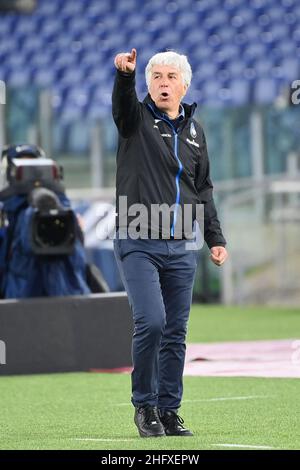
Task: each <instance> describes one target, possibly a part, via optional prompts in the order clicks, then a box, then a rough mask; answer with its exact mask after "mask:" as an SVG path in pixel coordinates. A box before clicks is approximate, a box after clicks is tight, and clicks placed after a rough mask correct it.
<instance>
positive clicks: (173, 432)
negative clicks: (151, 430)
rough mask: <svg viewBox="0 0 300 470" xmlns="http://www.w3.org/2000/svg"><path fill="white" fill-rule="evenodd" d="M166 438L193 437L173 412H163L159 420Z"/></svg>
mask: <svg viewBox="0 0 300 470" xmlns="http://www.w3.org/2000/svg"><path fill="white" fill-rule="evenodd" d="M160 420H161V422H162V424H163V426H164V428H165V433H166V436H193V433H192V431H190V430H189V429H186V428H185V427H184V426H183V423H184V421H183V419H182V418H181V417H180V416H178V414H177V413H176V412H175V411H172V410H168V411H165V412H164V414H163V416H161V418H160Z"/></svg>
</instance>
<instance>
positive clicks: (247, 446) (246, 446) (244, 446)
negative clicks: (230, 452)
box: [211, 444, 275, 449]
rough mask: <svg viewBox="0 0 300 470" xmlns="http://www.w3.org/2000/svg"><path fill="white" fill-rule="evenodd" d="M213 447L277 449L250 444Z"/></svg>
mask: <svg viewBox="0 0 300 470" xmlns="http://www.w3.org/2000/svg"><path fill="white" fill-rule="evenodd" d="M211 446H218V447H237V448H244V449H246V448H247V449H275V447H270V446H253V445H248V444H211Z"/></svg>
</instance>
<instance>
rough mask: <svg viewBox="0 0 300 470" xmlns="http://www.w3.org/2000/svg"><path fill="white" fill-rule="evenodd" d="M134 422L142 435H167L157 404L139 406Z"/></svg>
mask: <svg viewBox="0 0 300 470" xmlns="http://www.w3.org/2000/svg"><path fill="white" fill-rule="evenodd" d="M134 422H135V424H136V426H137V428H138V431H139V433H140V436H141V437H160V436H165V431H164V427H163V425H162V424H161V422H160V419H159V416H158V410H157V407H156V406H150V405H145V406H138V407H136V409H135V413H134Z"/></svg>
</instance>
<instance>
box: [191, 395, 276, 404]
mask: <svg viewBox="0 0 300 470" xmlns="http://www.w3.org/2000/svg"><path fill="white" fill-rule="evenodd" d="M257 398H263V399H266V398H271V396H270V395H268V396H267V395H249V396H246V397H245V396H244V397H219V398H200V399H199V400H183V402H182V403H194V402H199V401H229V400H255V399H257Z"/></svg>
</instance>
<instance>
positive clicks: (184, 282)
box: [114, 237, 197, 412]
mask: <svg viewBox="0 0 300 470" xmlns="http://www.w3.org/2000/svg"><path fill="white" fill-rule="evenodd" d="M186 243H187V242H186V240H174V239H172V240H151V239H147V240H143V239H137V240H133V239H130V238H128V239H119V238H118V237H117V238H116V239H115V240H114V251H115V257H116V260H117V264H118V267H119V270H120V275H121V278H122V280H123V283H124V287H125V289H126V291H127V294H128V300H129V304H130V307H131V310H132V313H133V321H134V334H133V340H132V360H133V372H132V403H133V405H134V406H141V405H145V404H149V405H151V406H157V407H158V408H159V409H160V410H162V412H163V411H164V410H167V409H173V410H175V409H178V408H179V407H180V402H181V399H182V392H183V386H182V375H183V367H184V359H185V350H186V347H185V337H186V332H187V321H188V317H189V312H190V306H191V300H192V289H193V283H194V277H195V272H196V266H197V258H196V251H194V250H186Z"/></svg>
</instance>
